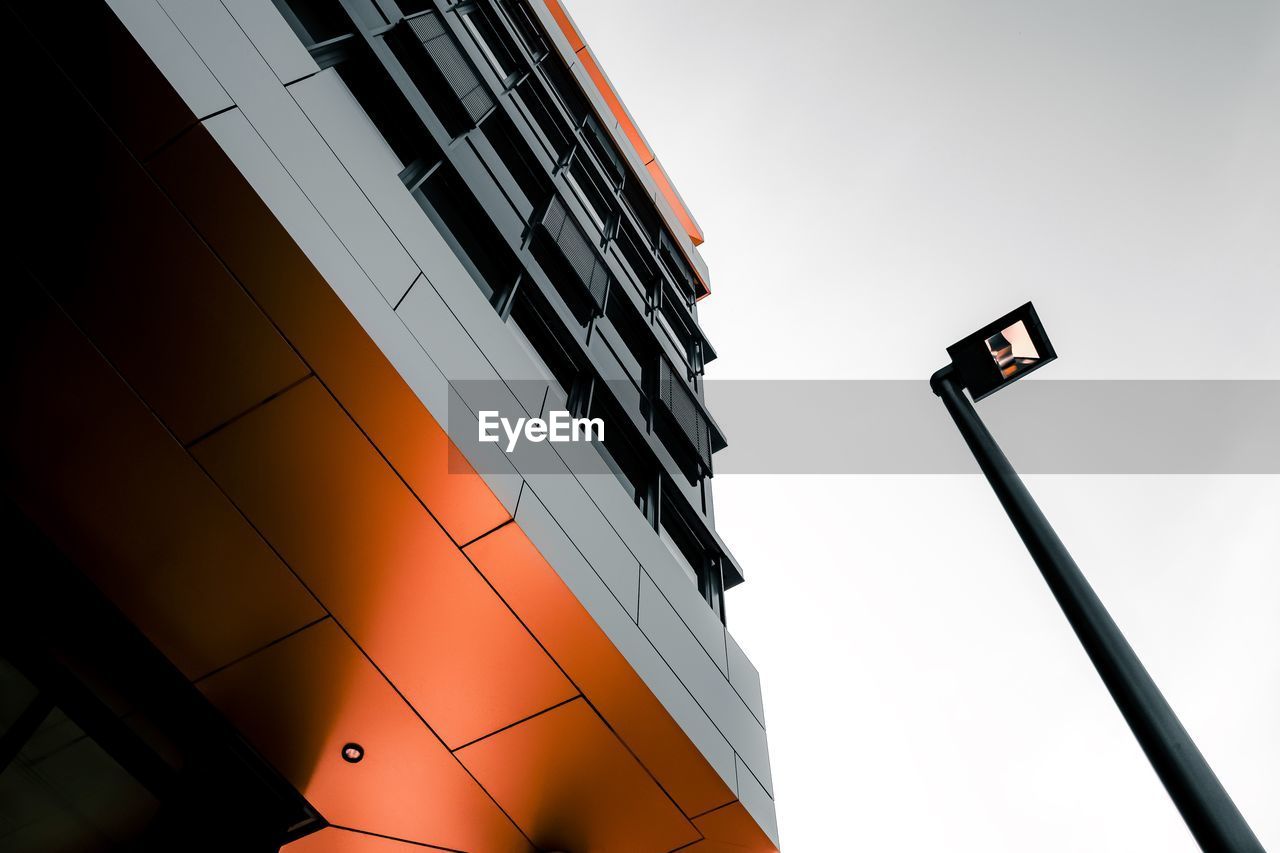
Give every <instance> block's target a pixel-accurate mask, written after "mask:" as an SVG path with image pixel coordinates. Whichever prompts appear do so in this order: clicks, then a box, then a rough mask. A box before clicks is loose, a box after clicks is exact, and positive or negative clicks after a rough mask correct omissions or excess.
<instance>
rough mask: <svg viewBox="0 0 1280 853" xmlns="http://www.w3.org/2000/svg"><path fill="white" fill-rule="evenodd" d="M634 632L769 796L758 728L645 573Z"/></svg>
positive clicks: (764, 744)
mask: <svg viewBox="0 0 1280 853" xmlns="http://www.w3.org/2000/svg"><path fill="white" fill-rule="evenodd" d="M640 629H641V630H642V631H644V633H645V636H646V637H648V638H649V641H650V642H652V643H653V645H654V646H655V647H656V648H657V649H658V653H659V654H661V655H662V657H663V659H664V660H665V661H666V662H667V663H668V664H669V665H670V666H671V668H672V669H673V670H674V671H675V674H676V676H677V677H678V678H679V679H680V681H681V682H682V683H683V684H684V686H685V687H687V688H688V690H689V692H690V693H691V694H693V697H694V699H696V700H697V701H698V704H699V705H701V706H702V708H703V709H704V710H705V711H706V712H707V716H709V717H710V718H711V719H712V720H714V721H715V724H716V727H717V728H718V729H719V730H720V733H721V734H723V735H724V736H725V739H727V740H728V741H729V743H731V744H732V745H733V749H734V752H736V753H738V755H740V756H742V760H743V761H744V762H745V763H746V764H747V765H748V766H749V767H750V768H751V770H752V771H753V772H754V773H755V776H756V778H757V779H759V781H760V783H761V784H762V785H763V786H764V788H765V790H766V791H772V790H773V781H772V778H771V777H770V771H769V745H768V743H767V741H766V739H765V733H764V727H763V726H761V725H760V723H759V721H757V720H756V718H755V717H754V716H752V714H751V711H749V710H748V709H747V706H746V704H745V703H744V702H743V701H742V699H741V698H739V696H738V694H737V693H736V692H735V691H734V689H733V688H732V687H730V686H729V679H727V678H726V677H725V675H724V673H722V672H721V671H720V670H719V669H717V668H716V666H715V665H714V664H713V663H712V662H711V659H710V658H709V657H707V656H706V655H705V654H703V653H702V648H701V646H700V645H699V644H698V642H697V640H695V639H694V638H693V634H691V633H690V632H689V629H688V628H687V627H686V626H685V624H684V622H682V621H681V620H680V617H679V616H677V615H676V612H675V610H673V609H672V608H671V605H670V603H668V601H667V600H666V598H664V597H663V595H662V593H661V592H659V591H658V587H657V586H655V585H654V583H653V580H652V579H651V578H650V577H649V575H648V574H647V573H645V572H641V573H640Z"/></svg>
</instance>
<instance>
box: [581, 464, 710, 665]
mask: <svg viewBox="0 0 1280 853" xmlns="http://www.w3.org/2000/svg"><path fill="white" fill-rule="evenodd" d="M573 470H574V471H581V470H583V469H582V468H580V467H578V466H576V465H575V466H573ZM578 480H579V482H580V483H581V484H582V486H583V488H584V489H586V491H587V493H588V494H590V495H591V499H592V500H593V501H595V503H596V504H597V505H598V506H599V507H600V510H601V512H603V513H604V515H605V516H606V517H607V518H608V519H609V521H610V523H611V524H612V525H613V527H614V530H615V531H616V532H617V534H618V536H619V537H620V538H621V539H622V541H623V542H624V543H625V544H626V546H627V549H628V550H629V551H631V552H632V553H633V554H635V555H636V556H637V557H638V558H639V560H640V564H641V565H642V566H644V569H645V571H646V572H648V573H649V575H650V579H651V580H652V581H653V582H654V583H656V584H657V585H658V588H659V589H661V590H662V592H663V594H664V595H665V596H666V598H667V599H668V601H669V602H670V603H671V605H672V607H673V608H674V609H675V610H676V612H677V613H679V614H680V618H681V619H682V620H683V621H684V622H685V624H686V626H687V627H688V628H689V630H690V631H691V632H692V633H693V635H694V636H695V637H696V638H697V640H698V643H699V644H700V645H701V646H702V647H703V649H705V651H706V654H707V655H708V656H710V658H711V659H712V660H713V661H715V664H716V666H717V667H719V668H720V670H721V671H722V672H726V673H727V672H728V671H729V670H728V662H727V659H726V657H725V645H724V625H723V624H721V622H720V620H719V619H718V618H717V617H716V615H715V613H713V612H712V610H711V607H710V606H708V604H707V602H706V600H704V599H703V597H702V595H701V594H700V593H699V592H698V589H697V587H695V586H694V585H693V584H691V583H690V582H689V577H688V575H686V574H685V573H684V570H683V569H681V568H680V566H679V565H678V564H677V563H676V561H675V558H674V557H673V556H671V552H670V551H668V550H667V546H666V545H664V544H662V540H661V539H659V538H658V534H657V533H656V532H655V531H654V529H653V528H652V527H650V526H649V522H648V520H647V519H646V518H645V517H644V516H643V515H642V514H641V513H639V512H637V511H636V508H635V504H633V503H632V502H631V498H630V496H629V495H627V493H626V492H625V491H623V489H622V486H621V485H619V484H618V481H617V479H616V478H615V477H613V476H612V475H610V476H608V477H592V476H580V477H579V478H578Z"/></svg>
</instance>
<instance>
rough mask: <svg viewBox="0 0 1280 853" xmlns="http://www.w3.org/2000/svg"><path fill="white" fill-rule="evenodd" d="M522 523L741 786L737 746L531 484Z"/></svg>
mask: <svg viewBox="0 0 1280 853" xmlns="http://www.w3.org/2000/svg"><path fill="white" fill-rule="evenodd" d="M515 518H516V523H517V524H519V525H520V529H521V530H523V531H524V532H525V534H526V535H527V536H528V537H529V539H530V541H532V542H533V544H534V545H535V546H536V547H537V549H538V550H539V552H541V553H542V556H543V557H544V558H546V560H547V562H549V563H550V564H551V565H552V566H554V567H555V570H556V572H557V573H558V574H559V575H560V577H561V579H563V580H564V582H565V584H566V585H567V586H568V587H569V589H570V590H571V591H572V592H573V594H574V595H575V596H576V597H577V599H578V600H579V601H580V602H582V604H583V606H584V607H586V608H587V611H588V612H590V613H591V616H592V618H594V619H595V620H596V624H598V625H599V626H600V627H601V628H602V629H603V630H604V632H605V634H607V635H608V637H609V639H610V640H611V641H612V642H613V644H614V645H615V646H617V648H618V650H619V651H620V652H622V654H623V656H624V657H626V659H627V662H628V663H630V664H631V666H632V667H633V668H634V669H635V671H636V672H637V673H638V674H639V675H640V677H641V678H642V679H643V680H644V683H645V684H646V685H647V686H648V687H649V689H650V690H652V691H653V693H654V695H655V696H657V697H658V700H659V701H660V702H662V705H663V707H664V708H666V709H667V712H668V713H670V714H671V716H672V718H673V719H674V720H675V721H676V722H677V723H678V724H679V725H680V728H681V729H682V730H683V731H684V733H685V734H686V735H688V736H689V739H690V740H691V741H693V743H694V745H695V746H697V747H698V749H699V751H701V752H702V754H703V756H705V757H706V759H707V761H708V762H710V764H711V766H712V767H714V768H715V770H716V772H717V773H719V774H720V778H721V779H723V780H724V781H725V784H727V785H728V786H729V788H730V789H731V790H737V788H736V780H737V768H736V766H735V764H734V752H733V748H732V747H731V746H730V745H729V742H728V741H727V740H726V739H725V737H724V735H722V734H721V733H720V731H719V729H717V728H716V726H715V725H714V724H713V723H712V722H711V719H710V718H709V717H708V716H707V714H706V712H705V711H703V710H702V708H701V707H700V706H699V705H698V703H697V702H695V701H694V700H693V697H692V696H691V695H690V694H689V691H688V690H687V689H686V688H685V686H684V685H683V684H681V683H680V680H679V679H677V678H676V676H675V674H674V673H672V671H671V668H670V667H669V666H668V665H667V663H666V662H665V661H664V660H663V659H662V657H661V656H660V655H659V654H658V652H657V650H656V649H655V648H654V646H653V644H652V643H651V642H650V640H649V639H647V638H646V637H645V635H644V634H643V633H642V632H641V631H640V629H639V627H638V626H637V625H636V624H635V623H634V622H633V621H631V619H630V618H629V617H628V614H627V613H626V612H625V611H624V610H623V609H622V607H620V606H619V604H618V602H617V601H616V600H615V599H614V597H613V595H612V594H611V593H610V592H609V590H608V589H607V588H606V587H605V585H604V583H603V582H602V581H601V580H600V577H599V575H597V574H596V573H595V572H594V571H592V569H591V567H590V566H589V565H588V564H587V562H586V560H584V559H583V557H582V554H580V553H579V552H578V550H577V548H575V547H574V544H573V542H572V541H570V539H569V537H568V536H566V535H565V532H564V530H563V529H562V528H561V527H560V525H559V524H558V523H557V521H556V519H555V517H553V516H552V515H551V513H550V511H548V509H547V507H546V506H545V505H544V504H543V503H542V501H541V500H540V499H539V498H538V496H537V495H536V494H535V493H534V492H533V491H532V490H530V489H527V488H526V489H525V492H524V494H523V495H522V496H521V498H520V507H519V509H518V510H517V511H516V516H515Z"/></svg>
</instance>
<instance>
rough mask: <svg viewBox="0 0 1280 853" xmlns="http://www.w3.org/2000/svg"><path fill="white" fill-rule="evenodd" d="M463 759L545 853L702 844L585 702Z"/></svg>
mask: <svg viewBox="0 0 1280 853" xmlns="http://www.w3.org/2000/svg"><path fill="white" fill-rule="evenodd" d="M456 754H457V756H458V758H459V760H460V761H462V763H463V764H464V765H466V767H467V769H468V770H470V771H471V773H472V774H473V775H474V776H475V777H476V779H477V781H479V782H480V784H481V785H483V786H484V788H485V790H487V791H488V792H489V793H490V794H492V795H493V798H494V799H495V800H497V801H498V803H499V804H500V805H501V806H502V807H503V809H504V810H505V811H506V812H507V814H509V815H511V818H512V820H514V821H515V822H516V823H517V824H518V825H519V826H520V828H521V829H523V830H524V832H525V834H526V835H527V836H529V838H530V839H532V840H533V842H534V843H535V844H536V845H537V846H538V847H539V848H541V849H543V850H575V851H576V850H582V851H588V850H601V851H605V850H607V851H611V853H612V852H613V851H618V853H623V851H636V853H642V852H643V853H653V851H656V850H663V851H665V850H673V849H675V848H677V847H681V846H683V845H685V844H689V843H691V842H693V841H697V840H698V838H699V835H698V832H697V830H695V829H694V827H693V825H692V824H691V823H689V821H688V820H687V819H686V818H685V816H684V815H683V814H681V812H680V809H678V808H677V807H676V805H675V803H673V802H671V800H670V799H669V798H668V797H667V796H666V794H664V793H663V791H662V789H661V788H659V787H658V785H657V783H655V782H654V781H653V778H652V777H651V776H649V774H648V773H646V772H645V771H644V768H643V767H641V766H640V764H639V763H637V762H636V760H635V758H634V757H633V756H632V755H631V753H630V752H628V751H627V748H626V747H625V746H624V745H623V744H622V742H621V741H619V740H618V738H617V737H616V736H615V735H614V734H613V733H612V732H611V731H609V728H608V727H607V726H606V725H605V723H604V721H603V720H601V719H600V717H599V716H598V715H597V714H596V712H595V711H594V710H592V708H591V706H590V705H588V704H587V703H586V702H585V701H583V700H582V699H575V700H573V701H572V702H569V703H568V704H565V705H561V706H560V707H558V708H553V709H552V710H550V711H547V712H546V713H544V714H539V715H538V716H536V717H534V718H532V719H529V720H525V721H524V722H522V723H520V724H519V725H516V726H512V727H511V728H509V729H504V730H503V731H501V732H498V733H497V734H494V735H491V736H490V737H487V738H485V739H484V740H482V741H479V742H478V743H474V744H472V745H470V746H468V747H466V748H464V749H461V750H458V752H457V753H456Z"/></svg>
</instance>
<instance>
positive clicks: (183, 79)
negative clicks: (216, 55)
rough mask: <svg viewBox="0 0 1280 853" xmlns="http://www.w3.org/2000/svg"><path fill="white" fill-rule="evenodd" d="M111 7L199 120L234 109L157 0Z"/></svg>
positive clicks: (110, 1) (129, 0) (114, 2)
mask: <svg viewBox="0 0 1280 853" xmlns="http://www.w3.org/2000/svg"><path fill="white" fill-rule="evenodd" d="M107 5H108V6H110V7H111V10H112V11H113V12H115V13H116V17H118V18H119V19H120V22H121V23H123V24H124V25H125V27H126V28H127V29H128V30H129V32H130V33H131V34H132V35H133V38H134V40H136V41H137V42H138V44H139V45H140V46H141V47H142V49H143V50H145V51H146V52H147V55H148V56H149V57H151V61H152V62H154V63H155V64H156V67H157V68H159V69H160V72H161V73H162V74H164V76H165V79H167V80H168V81H169V84H170V85H171V86H173V88H174V90H175V91H177V93H178V95H179V97H181V98H182V100H183V101H185V102H186V104H187V106H188V107H190V108H191V112H193V113H195V114H196V117H198V118H204V117H206V116H209V115H212V114H213V113H216V112H218V111H219V110H225V109H227V108H228V107H230V106H232V101H231V96H230V95H228V94H227V91H226V89H223V88H222V84H221V83H219V82H218V80H217V78H215V77H214V76H213V73H212V72H210V71H209V69H208V67H207V66H206V65H205V64H204V62H203V60H201V59H200V57H199V55H197V54H196V52H195V50H194V49H193V48H192V47H191V45H190V44H189V43H188V42H187V40H186V38H184V37H183V35H182V33H181V32H179V31H178V28H177V27H176V26H175V25H174V23H173V21H172V20H170V18H169V16H168V15H167V14H165V11H164V10H163V9H161V8H160V4H159V2H157V0H107Z"/></svg>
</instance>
